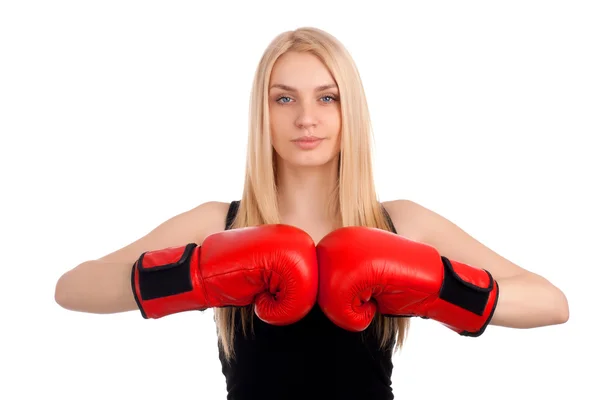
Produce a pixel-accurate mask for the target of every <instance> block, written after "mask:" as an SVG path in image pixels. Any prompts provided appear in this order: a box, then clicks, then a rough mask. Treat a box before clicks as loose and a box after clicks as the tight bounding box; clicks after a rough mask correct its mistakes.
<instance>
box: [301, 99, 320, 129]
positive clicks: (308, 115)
mask: <svg viewBox="0 0 600 400" xmlns="http://www.w3.org/2000/svg"><path fill="white" fill-rule="evenodd" d="M318 120H319V119H318V116H317V110H316V105H312V104H307V103H303V104H301V105H300V107H298V117H297V118H296V126H297V127H298V128H310V127H313V126H315V125H316V124H317V122H318Z"/></svg>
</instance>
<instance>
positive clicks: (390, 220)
mask: <svg viewBox="0 0 600 400" xmlns="http://www.w3.org/2000/svg"><path fill="white" fill-rule="evenodd" d="M381 210H382V211H383V216H384V217H385V219H386V221H387V223H388V225H389V227H390V229H391V230H392V232H394V233H395V234H398V232H397V231H396V227H395V226H394V221H392V218H391V217H390V214H388V212H387V210H386V209H385V207H384V206H383V204H382V205H381Z"/></svg>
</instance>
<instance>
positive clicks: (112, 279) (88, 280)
mask: <svg viewBox="0 0 600 400" xmlns="http://www.w3.org/2000/svg"><path fill="white" fill-rule="evenodd" d="M227 207H228V204H227V203H220V202H208V203H203V204H201V205H199V206H198V207H196V208H193V209H191V210H189V211H186V212H183V213H181V214H179V215H176V216H174V217H172V218H170V219H169V220H167V221H165V222H163V223H162V224H160V225H159V226H157V227H156V228H154V229H153V230H152V231H151V232H149V233H148V234H147V235H145V236H143V237H142V238H140V239H138V240H136V241H134V242H133V243H131V244H129V245H127V246H125V247H123V248H121V249H119V250H117V251H115V252H113V253H110V254H107V255H106V256H104V257H102V258H99V259H97V260H89V261H85V262H83V263H81V264H79V265H78V266H76V267H75V268H73V269H71V270H70V271H67V272H66V273H64V274H63V275H62V276H61V277H60V278H59V279H58V282H57V283H56V289H55V294H54V298H55V300H56V302H57V303H58V304H59V305H60V306H61V307H63V308H65V309H68V310H72V311H80V312H88V313H96V314H108V313H118V312H125V311H133V310H137V305H136V303H135V300H134V297H133V292H132V290H131V268H132V266H133V264H134V263H135V261H136V260H137V259H138V258H139V256H140V255H141V254H142V253H143V252H145V251H148V250H157V249H163V248H167V247H172V246H181V245H185V244H187V243H192V242H194V243H198V244H201V242H202V241H203V240H204V238H205V237H206V236H208V235H210V234H212V233H215V232H218V231H221V230H223V229H224V226H225V216H226V213H227Z"/></svg>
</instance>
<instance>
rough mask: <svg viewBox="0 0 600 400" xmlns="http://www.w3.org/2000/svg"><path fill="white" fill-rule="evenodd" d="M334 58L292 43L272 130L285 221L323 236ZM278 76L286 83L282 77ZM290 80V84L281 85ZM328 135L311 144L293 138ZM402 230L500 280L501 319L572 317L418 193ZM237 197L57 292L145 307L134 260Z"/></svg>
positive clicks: (405, 205)
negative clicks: (327, 62)
mask: <svg viewBox="0 0 600 400" xmlns="http://www.w3.org/2000/svg"><path fill="white" fill-rule="evenodd" d="M330 84H335V81H334V79H333V77H332V76H331V74H330V73H329V71H328V70H327V68H326V67H325V66H324V65H323V64H322V63H321V62H320V61H319V60H318V59H317V58H315V57H314V56H312V55H310V54H305V53H304V54H300V53H288V54H286V55H284V56H283V57H281V58H280V59H279V60H278V62H277V63H276V64H275V66H274V70H273V72H272V75H271V87H270V89H269V93H268V96H269V110H270V117H271V134H272V141H273V146H274V148H275V151H276V153H277V164H278V171H279V174H278V178H277V179H278V185H279V186H278V195H279V207H280V211H281V217H282V222H283V223H286V224H290V225H294V226H297V227H299V228H301V229H304V230H305V231H306V232H307V233H308V234H309V235H310V236H311V237H312V238H313V240H314V241H315V243H318V242H319V241H320V239H321V238H322V237H323V236H325V235H326V234H328V233H329V232H331V231H332V230H333V229H334V228H335V223H334V221H335V219H336V218H335V217H336V216H335V215H331V214H330V212H329V211H328V207H326V205H327V201H328V199H329V193H331V191H332V190H333V188H334V185H335V181H336V173H337V171H336V165H337V162H338V157H339V151H340V127H341V111H340V107H339V103H338V101H337V100H338V97H337V96H338V94H339V93H338V90H337V87H332V88H328V89H319V90H316V88H318V87H319V86H322V85H330ZM277 85H279V86H277ZM281 85H283V86H284V87H282V86H281ZM310 135H314V136H318V137H321V138H323V141H322V142H321V143H320V145H319V146H318V147H316V148H314V149H312V150H303V149H301V148H299V147H298V146H297V145H295V144H294V143H293V140H295V139H298V138H300V137H303V136H310ZM383 205H384V206H385V208H386V210H387V211H388V213H389V214H390V217H391V218H392V221H393V223H394V225H395V227H396V229H397V231H398V234H400V235H402V236H405V237H407V238H410V239H412V240H416V241H420V242H423V243H427V244H430V245H431V246H433V247H435V248H436V249H437V250H438V251H439V253H440V254H442V255H444V256H446V257H448V258H449V259H451V260H456V261H460V262H463V263H466V264H469V265H473V266H478V267H481V268H485V269H487V270H488V271H489V272H490V273H491V274H492V275H493V276H494V278H495V279H496V280H497V281H498V284H499V287H500V297H499V303H498V306H497V308H496V312H495V314H494V318H493V319H492V321H491V324H492V325H501V326H506V327H512V328H535V327H541V326H546V325H555V324H561V323H564V322H566V321H567V320H568V319H569V305H568V302H567V298H566V297H565V295H564V293H563V292H562V291H561V290H560V289H558V288H557V287H556V286H554V285H553V284H552V283H550V282H549V281H548V280H547V279H545V278H544V277H542V276H540V275H537V274H534V273H532V272H530V271H528V270H526V269H525V268H523V267H521V266H519V265H516V264H515V263H513V262H511V261H510V260H507V259H506V258H504V257H503V256H501V255H499V254H497V253H496V252H494V251H493V250H491V249H490V248H488V247H487V246H485V245H484V244H482V243H481V242H479V241H478V240H476V239H475V238H474V237H472V236H470V235H469V234H468V233H466V232H465V231H464V230H463V229H461V228H460V227H458V226H457V225H456V224H454V223H453V222H451V221H449V220H448V219H446V218H444V217H443V216H441V215H439V214H437V213H436V212H434V211H432V210H429V209H427V208H425V207H423V206H421V205H420V204H417V203H415V202H413V201H410V200H404V199H399V200H392V201H388V202H384V203H383ZM228 206H229V204H228V203H223V202H208V203H203V204H201V205H199V206H197V207H195V208H193V209H191V210H188V211H186V212H184V213H181V214H179V215H176V216H174V217H172V218H170V219H169V220H167V221H165V222H163V223H162V224H160V225H159V226H157V227H156V228H154V229H153V230H152V231H151V232H149V233H148V234H146V235H144V236H143V237H141V238H139V239H137V240H135V241H134V242H132V243H130V244H128V245H126V246H124V247H123V248H121V249H118V250H116V251H114V252H112V253H110V254H107V255H105V256H103V257H101V258H99V259H96V260H88V261H85V262H83V263H81V264H79V265H78V266H77V267H75V268H73V269H72V270H70V271H67V272H66V273H65V274H63V275H62V276H61V277H60V279H59V280H58V282H57V284H56V291H55V299H56V302H57V303H58V304H60V305H61V306H62V307H64V308H66V309H70V310H77V311H82V312H93V313H115V312H123V311H129V310H135V309H137V306H136V304H135V301H134V299H133V296H132V294H131V284H130V275H131V265H132V264H133V263H134V262H135V260H137V258H138V257H139V255H140V254H141V253H142V252H144V251H147V250H151V249H161V248H166V247H171V246H178V245H181V243H190V242H195V243H198V244H202V242H203V241H204V239H205V238H206V237H207V236H208V235H210V234H212V233H216V232H220V231H223V229H224V221H225V216H226V214H227V209H228Z"/></svg>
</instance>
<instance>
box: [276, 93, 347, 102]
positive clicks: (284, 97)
mask: <svg viewBox="0 0 600 400" xmlns="http://www.w3.org/2000/svg"><path fill="white" fill-rule="evenodd" d="M323 97H330V98H331V101H330V102H327V104H330V103H333V102H334V101H337V97H336V96H334V95H331V94H326V95H325V96H322V97H321V98H323ZM286 98H287V99H289V98H290V96H279V97H278V98H277V99H276V100H275V102H276V103H279V104H287V103H280V102H279V101H280V100H281V99H286Z"/></svg>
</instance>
